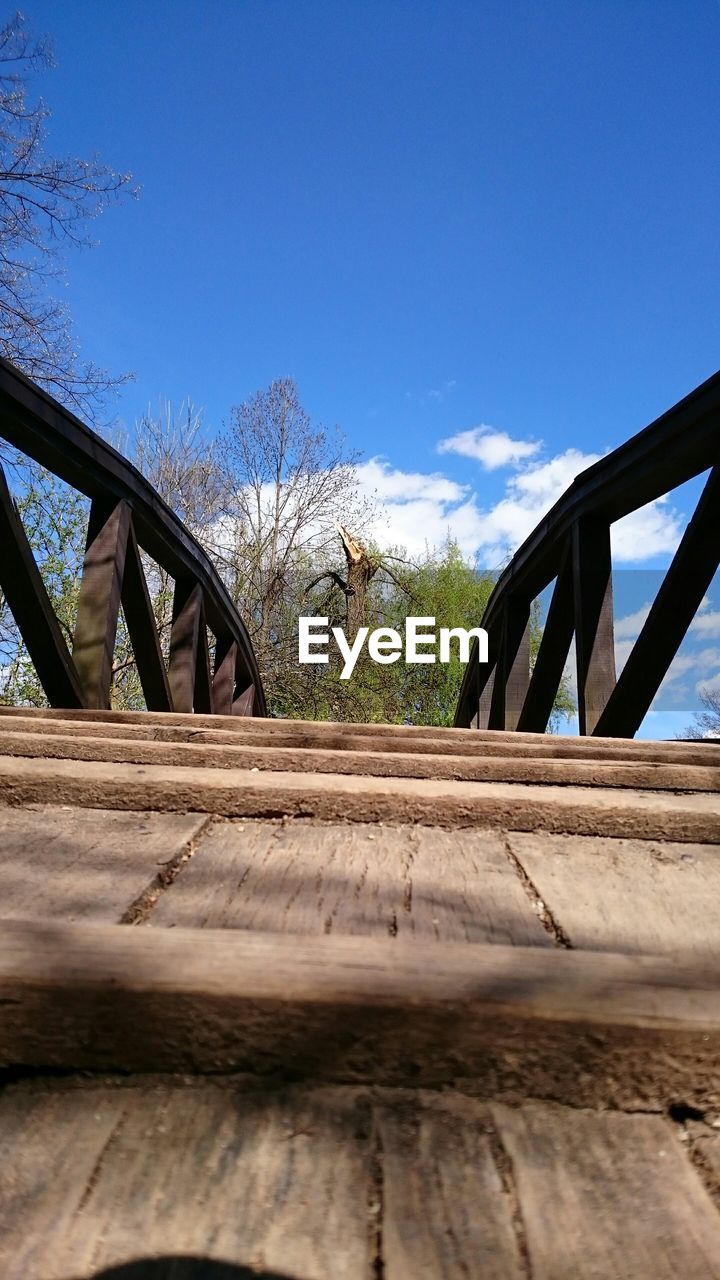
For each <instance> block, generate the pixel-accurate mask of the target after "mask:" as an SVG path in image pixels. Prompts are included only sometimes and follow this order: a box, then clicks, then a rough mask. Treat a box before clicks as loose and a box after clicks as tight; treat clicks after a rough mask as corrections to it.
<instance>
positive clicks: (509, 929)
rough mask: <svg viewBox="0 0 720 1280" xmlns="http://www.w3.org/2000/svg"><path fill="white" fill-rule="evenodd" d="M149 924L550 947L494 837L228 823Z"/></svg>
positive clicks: (212, 835) (210, 837)
mask: <svg viewBox="0 0 720 1280" xmlns="http://www.w3.org/2000/svg"><path fill="white" fill-rule="evenodd" d="M150 923H152V924H154V925H162V926H165V927H167V926H173V927H174V926H176V925H181V926H184V927H188V928H189V927H200V928H210V929H228V928H230V929H256V930H260V931H269V932H272V931H276V932H281V933H310V934H329V933H333V934H365V935H376V936H385V937H387V936H388V935H390V936H393V937H394V936H398V937H401V938H404V937H406V936H409V937H418V938H421V939H423V940H425V939H432V940H438V939H440V940H442V941H445V942H453V941H454V942H500V943H516V944H518V945H520V946H526V945H527V946H529V945H532V944H535V945H537V946H551V945H552V941H551V939H550V937H549V936H548V934H547V933H546V932H545V930H544V929H543V927H542V925H541V923H540V921H539V919H538V916H537V914H536V912H535V911H534V910H533V907H532V905H531V903H530V900H529V898H528V896H527V894H526V893H525V892H524V890H523V888H522V885H521V884H520V880H519V878H518V876H517V875H516V873H515V871H514V869H513V867H512V866H511V863H510V861H509V859H508V857H507V855H506V854H505V851H504V847H503V842H502V840H501V839H500V838H499V837H498V835H497V834H496V833H495V832H492V831H482V832H475V831H471V832H462V833H460V832H449V831H441V830H438V831H431V830H428V829H426V828H422V827H382V828H378V827H377V826H372V825H369V824H358V825H356V826H347V825H345V826H335V825H333V826H321V827H316V826H308V825H305V824H303V823H297V822H288V823H286V824H281V823H277V822H275V823H270V822H264V823H263V822H245V823H233V822H226V823H221V824H218V825H216V826H215V827H213V828H211V830H210V831H209V832H208V834H207V835H206V836H204V837H203V839H202V841H201V843H200V845H199V846H198V849H197V851H196V853H195V856H194V858H193V860H192V862H191V863H190V864H189V865H188V866H187V867H186V868H185V870H184V871H183V874H182V876H180V878H179V879H178V880H177V881H176V882H175V883H174V884H173V885H172V887H171V888H169V889H168V890H167V892H166V893H164V894H163V895H162V897H161V898H160V900H159V901H158V903H157V905H156V907H155V909H154V911H153V913H152V916H151V917H150Z"/></svg>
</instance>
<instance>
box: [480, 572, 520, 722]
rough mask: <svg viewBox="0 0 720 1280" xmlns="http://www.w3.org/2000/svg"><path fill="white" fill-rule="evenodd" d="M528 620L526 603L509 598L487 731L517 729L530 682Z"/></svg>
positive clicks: (504, 613) (516, 598) (506, 604)
mask: <svg viewBox="0 0 720 1280" xmlns="http://www.w3.org/2000/svg"><path fill="white" fill-rule="evenodd" d="M529 620H530V606H529V603H528V602H527V601H526V600H523V599H520V598H518V597H517V596H510V597H509V598H508V600H507V601H506V603H505V609H504V611H503V622H502V632H501V639H500V648H499V652H498V660H497V666H496V669H495V680H494V684H493V692H492V702H491V706H490V718H489V721H488V728H489V729H514V728H515V727H516V725H517V720H518V717H519V715H520V711H521V709H522V704H523V702H524V701H525V696H526V694H527V688H528V682H529V680H530V639H529V631H528V626H529Z"/></svg>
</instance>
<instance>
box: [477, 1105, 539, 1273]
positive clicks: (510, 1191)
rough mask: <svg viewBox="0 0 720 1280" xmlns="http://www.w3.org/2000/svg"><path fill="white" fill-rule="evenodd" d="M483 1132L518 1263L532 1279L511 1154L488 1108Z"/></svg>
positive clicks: (525, 1232) (523, 1220)
mask: <svg viewBox="0 0 720 1280" xmlns="http://www.w3.org/2000/svg"><path fill="white" fill-rule="evenodd" d="M485 1132H486V1133H487V1136H488V1140H489V1143H490V1156H491V1159H492V1162H493V1164H494V1165H495V1168H496V1170H497V1174H498V1177H499V1179H500V1184H501V1186H502V1189H503V1193H504V1195H506V1196H507V1200H508V1205H509V1208H510V1220H511V1223H512V1229H513V1233H514V1235H515V1244H516V1247H517V1252H518V1258H519V1260H520V1265H521V1267H522V1269H523V1271H524V1273H525V1277H526V1280H533V1269H532V1263H531V1261H530V1246H529V1245H528V1239H527V1230H526V1227H525V1219H524V1217H523V1211H522V1205H521V1204H520V1193H519V1191H518V1188H517V1183H516V1181H515V1168H514V1165H513V1160H512V1156H511V1155H510V1153H509V1151H508V1150H507V1148H506V1146H505V1143H504V1142H503V1140H502V1135H501V1133H500V1130H499V1129H498V1127H497V1125H496V1123H495V1118H494V1116H493V1115H492V1114H491V1112H490V1109H489V1108H488V1109H487V1111H486V1117H485Z"/></svg>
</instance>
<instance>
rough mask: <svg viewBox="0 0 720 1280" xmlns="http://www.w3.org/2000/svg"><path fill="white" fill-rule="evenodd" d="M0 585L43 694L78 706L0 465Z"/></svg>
mask: <svg viewBox="0 0 720 1280" xmlns="http://www.w3.org/2000/svg"><path fill="white" fill-rule="evenodd" d="M0 545H1V546H2V555H0V588H2V591H3V594H4V595H5V598H6V600H7V602H8V604H9V606H10V612H11V614H12V616H13V618H14V620H15V622H16V624H17V627H18V630H19V632H20V634H21V636H22V638H23V641H24V643H25V647H26V648H27V651H28V653H29V654H30V657H31V659H32V663H33V666H34V667H35V670H36V672H37V675H38V679H39V681H40V683H41V685H42V687H43V690H44V692H45V695H46V697H47V698H48V699H49V701H50V702H53V703H55V705H56V706H61V707H62V706H64V707H81V706H82V705H83V702H84V695H83V691H82V687H81V684H80V678H79V676H78V673H77V671H76V669H75V664H74V662H73V660H72V658H71V656H70V650H69V649H68V646H67V643H66V641H65V637H64V636H63V633H62V631H61V629H60V624H59V622H58V620H57V618H56V617H55V611H54V609H53V607H52V605H51V603H50V597H49V596H48V593H47V591H46V589H45V583H44V582H43V580H42V577H41V574H40V570H39V569H38V567H37V565H36V563H35V557H34V556H33V553H32V548H31V547H30V543H29V542H28V539H27V534H26V533H25V530H24V528H23V524H22V521H21V519H20V516H19V515H18V512H17V509H16V507H15V503H14V502H13V499H12V495H11V493H10V490H9V489H8V485H7V480H6V479H5V472H4V471H3V469H2V467H0Z"/></svg>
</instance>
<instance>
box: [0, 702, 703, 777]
mask: <svg viewBox="0 0 720 1280" xmlns="http://www.w3.org/2000/svg"><path fill="white" fill-rule="evenodd" d="M13 721H15V722H17V721H19V722H20V724H19V725H17V726H15V725H13ZM51 724H52V730H51V731H52V732H53V733H71V734H72V733H82V734H93V735H98V736H100V737H127V738H131V737H132V738H138V739H143V740H145V739H155V740H158V741H167V742H171V741H179V742H198V743H201V742H216V743H225V744H228V745H232V744H233V743H253V742H254V743H256V744H257V745H263V744H267V745H275V746H288V747H295V748H304V747H318V748H319V747H325V748H327V749H337V750H342V751H367V750H382V751H393V750H394V751H400V752H403V753H404V752H408V751H411V752H415V753H416V752H423V751H430V752H432V753H433V754H445V755H459V756H462V757H464V758H467V759H469V758H471V757H475V756H480V757H488V758H489V757H491V756H494V755H502V756H504V757H506V758H508V759H510V758H515V757H520V758H522V757H530V758H533V759H545V758H546V757H549V758H563V759H581V760H583V759H585V760H595V761H598V762H601V761H603V760H634V761H636V762H638V761H646V762H657V763H675V764H699V765H709V766H711V767H713V766H714V767H715V768H720V745H715V744H713V743H710V742H703V741H689V742H675V741H673V742H649V741H644V740H638V741H635V740H633V739H618V738H595V737H593V738H579V737H575V736H570V737H569V736H563V735H561V734H542V733H510V732H507V733H505V732H502V731H500V730H497V731H482V730H474V729H444V728H437V727H432V726H424V725H397V724H340V723H338V722H333V721H316V722H313V721H307V720H265V719H262V718H259V719H254V720H246V719H243V718H238V717H230V716H227V715H201V714H194V715H186V714H181V713H169V714H168V713H160V712H152V711H112V712H107V711H92V710H79V709H77V710H57V709H54V710H53V709H51V708H45V707H43V708H39V707H0V733H3V732H6V731H7V732H15V731H16V728H17V729H20V728H21V729H22V732H31V731H32V729H33V726H35V727H36V731H37V732H40V733H43V732H45V731H46V730H49V729H50V725H51Z"/></svg>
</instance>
